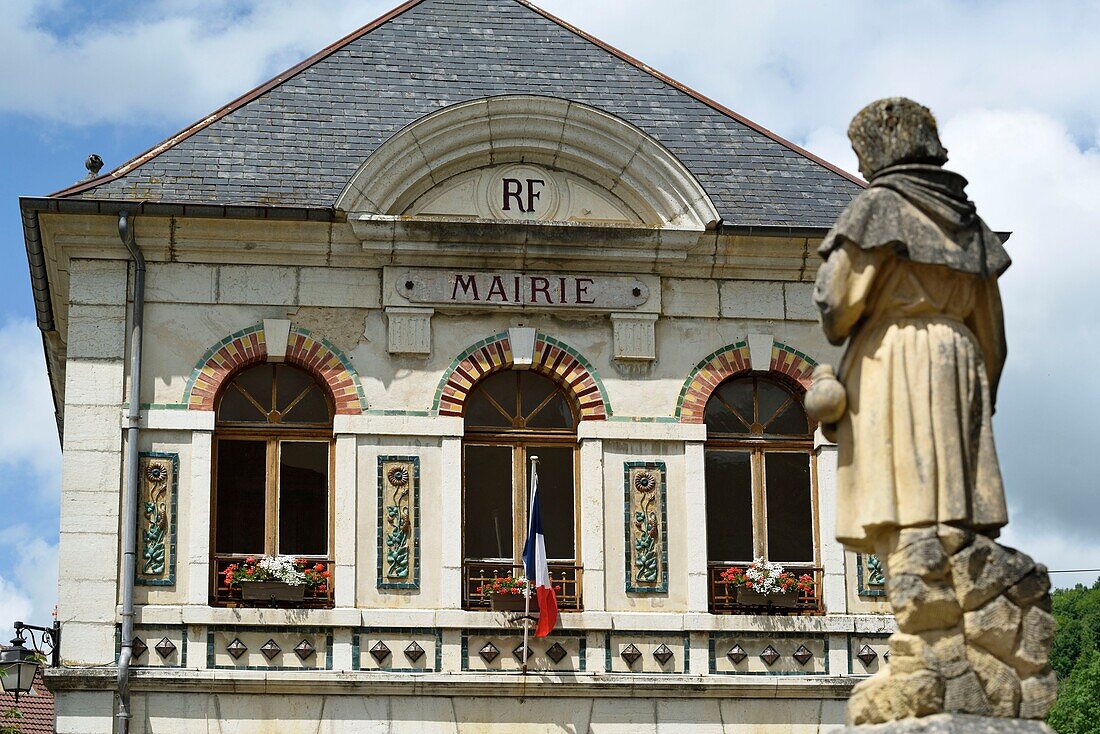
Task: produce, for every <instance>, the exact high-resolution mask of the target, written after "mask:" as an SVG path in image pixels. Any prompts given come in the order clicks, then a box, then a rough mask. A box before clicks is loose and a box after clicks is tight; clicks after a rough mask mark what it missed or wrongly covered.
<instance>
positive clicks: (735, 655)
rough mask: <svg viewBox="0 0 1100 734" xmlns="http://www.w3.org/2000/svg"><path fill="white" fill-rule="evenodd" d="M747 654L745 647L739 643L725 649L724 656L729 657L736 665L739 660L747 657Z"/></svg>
mask: <svg viewBox="0 0 1100 734" xmlns="http://www.w3.org/2000/svg"><path fill="white" fill-rule="evenodd" d="M748 656H749V654H748V653H747V652H745V648H743V647H741V646H740V645H734V646H733V647H731V648H730V649H729V650H727V651H726V657H727V658H729V659H730V662H731V663H733V664H734V665H737V664H738V663H739V662H741V661H742V660H744V659H745V658H747V657H748Z"/></svg>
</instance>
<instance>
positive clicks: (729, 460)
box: [704, 374, 817, 608]
mask: <svg viewBox="0 0 1100 734" xmlns="http://www.w3.org/2000/svg"><path fill="white" fill-rule="evenodd" d="M704 421H705V423H706V426H707V443H706V496H707V558H708V561H709V563H710V566H711V579H712V584H711V589H712V608H713V607H715V606H718V607H721V604H720V603H718V600H717V599H716V597H720V596H722V594H721V593H717V592H716V591H715V589H716V586H715V579H716V578H717V574H718V573H719V572H720V571H721V569H724V568H728V567H729V566H731V565H738V564H740V565H745V564H747V563H750V562H752V561H753V560H754V559H756V558H760V557H763V558H765V559H767V560H769V561H772V562H778V563H781V564H784V565H786V566H791V567H792V570H794V569H795V568H804V569H808V568H810V567H812V566H814V563H815V561H816V558H817V554H816V543H815V540H814V538H815V524H816V520H815V499H814V486H813V476H814V456H813V431H814V426H813V424H812V422H811V421H810V420H809V419H808V418H807V416H806V411H805V410H804V409H803V407H802V394H801V391H800V390H798V389H796V388H794V387H792V386H788V385H787V384H786V383H785V382H780V381H778V380H775V379H772V378H770V377H768V376H766V375H759V374H753V375H748V376H743V377H734V378H731V379H729V380H727V381H726V382H723V383H722V384H721V385H719V386H718V388H717V389H716V390H715V391H714V392H713V393H712V394H711V397H710V400H709V401H708V402H707V407H706V411H705V413H704Z"/></svg>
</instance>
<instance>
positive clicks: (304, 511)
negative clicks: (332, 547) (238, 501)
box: [279, 441, 329, 556]
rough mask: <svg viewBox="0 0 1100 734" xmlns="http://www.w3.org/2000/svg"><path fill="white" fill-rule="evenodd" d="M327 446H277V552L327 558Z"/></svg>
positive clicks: (302, 443)
mask: <svg viewBox="0 0 1100 734" xmlns="http://www.w3.org/2000/svg"><path fill="white" fill-rule="evenodd" d="M328 448H329V444H328V443H327V442H324V443H322V442H320V441H308V442H306V441H281V442H280V443H279V552H280V553H283V554H286V555H293V556H326V555H328V466H329V465H328Z"/></svg>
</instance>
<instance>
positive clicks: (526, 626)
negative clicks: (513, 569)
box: [523, 456, 539, 675]
mask: <svg viewBox="0 0 1100 734" xmlns="http://www.w3.org/2000/svg"><path fill="white" fill-rule="evenodd" d="M538 482H539V457H537V456H532V457H531V488H530V493H529V495H528V497H529V500H528V502H527V537H528V538H530V537H531V527H532V525H533V523H534V519H535V487H537V486H538ZM523 571H524V573H523V576H524V578H527V575H528V569H526V568H525V569H523ZM523 596H524V602H523V674H524V675H527V651H528V647H527V633H528V631H529V630H530V629H531V579H529V578H527V587H526V588H525V589H524V594H523Z"/></svg>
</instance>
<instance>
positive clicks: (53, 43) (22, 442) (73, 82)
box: [0, 0, 1100, 628]
mask: <svg viewBox="0 0 1100 734" xmlns="http://www.w3.org/2000/svg"><path fill="white" fill-rule="evenodd" d="M396 3H397V0H267V1H266V2H260V1H259V0H237V1H236V2H229V0H147V1H145V2H136V1H133V2H131V1H130V0H126V1H125V2H120V1H116V2H111V3H102V2H94V1H91V0H86V1H78V0H7V2H5V7H4V11H5V18H4V19H5V23H4V24H3V27H0V68H3V69H4V70H5V71H4V73H3V74H2V75H0V160H2V161H3V164H4V167H5V169H6V171H5V175H4V176H2V177H0V366H2V367H3V369H4V374H5V376H6V378H7V379H6V380H5V381H4V382H3V384H0V417H2V420H0V469H2V471H0V508H3V512H2V513H0V628H3V627H5V626H7V625H8V624H10V622H11V620H14V619H17V618H26V619H27V621H37V622H44V621H47V620H48V618H49V614H50V610H51V609H52V606H53V603H54V597H55V592H54V588H55V584H56V568H55V566H56V542H57V522H58V496H59V473H60V472H59V462H60V450H59V448H58V441H57V435H56V431H55V430H54V427H53V418H52V406H51V403H50V398H49V392H48V390H47V388H46V381H45V367H44V364H43V361H42V354H41V345H40V341H39V336H38V333H37V330H36V329H35V327H34V325H33V314H34V312H33V307H32V302H31V296H30V286H29V279H28V276H27V265H26V256H25V251H24V248H23V239H22V230H21V224H20V221H19V213H18V207H17V202H16V199H17V197H18V196H20V195H42V194H46V193H49V192H51V191H54V190H56V189H58V188H61V187H63V186H65V185H67V184H70V183H72V182H74V181H76V180H78V179H80V178H82V177H83V176H84V174H85V170H84V159H85V158H86V157H87V155H88V154H89V153H91V152H96V153H98V154H99V155H101V156H102V157H103V159H104V161H106V164H107V168H108V169H110V168H112V167H114V166H116V165H118V164H120V163H122V162H124V161H125V160H128V159H129V158H130V157H132V156H133V155H136V154H137V153H140V152H141V151H143V150H145V149H146V148H148V147H150V146H151V145H153V144H155V143H157V142H159V141H160V140H162V139H163V138H165V137H167V136H168V135H170V134H171V133H173V132H175V131H176V130H178V129H180V128H182V127H184V126H186V125H187V124H189V123H191V122H193V121H194V120H196V119H198V118H200V117H202V116H203V115H205V114H207V113H209V112H210V111H212V110H214V109H216V108H218V107H220V106H222V105H223V104H225V103H226V102H228V101H229V100H231V99H233V98H235V97H237V96H238V95H239V94H241V93H242V92H244V91H246V90H248V89H250V88H251V87H253V86H255V85H256V84H258V83H261V82H263V81H265V80H266V79H268V78H269V77H271V76H273V75H274V74H276V73H278V72H279V71H281V70H282V69H284V68H286V67H288V66H290V65H291V64H293V63H295V62H297V61H298V60H300V59H302V58H305V57H306V56H308V55H310V54H311V53H313V52H315V51H316V50H318V49H320V48H322V47H324V46H326V45H328V44H329V43H331V42H332V41H334V40H336V39H337V38H339V37H341V36H343V35H345V34H346V33H348V32H350V31H352V30H354V29H355V28H357V27H358V26H360V25H362V24H364V23H366V22H369V21H370V20H372V19H373V18H375V17H377V16H379V15H381V14H382V13H384V12H386V11H387V10H389V9H390V7H392V5H395V4H396ZM541 5H542V7H544V8H546V9H547V10H549V11H551V12H553V13H555V14H557V15H559V16H561V17H563V18H565V19H566V20H568V21H569V22H571V23H573V24H575V25H577V26H579V27H581V28H583V29H585V30H587V31H589V32H590V33H593V34H594V35H596V36H598V37H600V38H602V39H604V40H606V41H608V42H610V43H611V44H612V45H615V46H617V47H619V48H621V49H622V50H624V51H626V52H628V53H630V54H631V55H633V56H635V57H637V58H639V59H642V60H643V61H645V62H647V63H650V64H651V65H653V66H654V67H656V68H658V69H660V70H662V71H664V72H666V73H668V74H670V75H671V76H673V77H674V78H677V79H679V80H681V81H683V82H684V83H686V84H688V85H689V86H692V87H695V88H696V89H698V90H700V91H701V92H703V93H704V94H707V95H708V96H710V97H713V98H714V99H717V100H718V101H720V102H722V103H723V104H725V105H727V106H728V107H730V108H732V109H734V110H736V111H738V112H740V113H741V114H743V115H745V116H747V117H749V118H751V119H753V120H755V121H757V122H759V123H760V124H763V125H764V126H765V127H768V128H770V129H772V130H775V131H776V132H778V133H780V134H781V135H784V136H786V137H788V138H790V139H792V140H794V141H796V142H798V143H800V144H802V145H804V146H806V147H808V148H809V149H811V150H812V151H814V152H815V153H818V154H819V155H822V156H823V157H825V158H827V159H829V160H831V161H833V162H835V163H837V164H839V165H841V166H843V167H845V168H847V169H848V170H855V162H854V158H853V157H852V154H851V151H850V150H849V148H848V144H847V141H846V139H845V137H844V130H845V129H846V127H847V123H848V120H849V119H850V118H851V116H852V115H853V114H854V113H855V112H856V110H858V109H859V108H860V107H861V106H863V105H864V104H866V103H867V102H869V101H871V100H873V99H876V98H878V97H883V96H889V95H896V94H903V95H906V96H910V97H913V98H914V99H917V100H919V101H921V102H922V103H924V104H926V105H928V106H930V107H931V108H932V109H933V111H934V112H935V113H936V114H937V116H938V118H939V121H940V128H941V132H942V136H943V138H944V141H945V143H946V145H947V147H948V149H949V150H950V154H951V161H950V163H949V164H948V165H949V167H952V168H954V169H955V170H958V171H959V172H960V173H962V174H964V175H965V176H966V177H967V178H968V179H970V181H971V186H970V188H969V192H970V194H971V196H972V198H973V199H974V200H975V201H976V202H977V204H978V207H979V211H980V212H981V213H982V214H983V216H985V218H986V219H987V221H989V223H990V224H991V225H992V226H993V227H994V228H995V229H1008V230H1012V231H1013V232H1014V235H1013V237H1012V240H1011V241H1010V242H1009V245H1008V248H1009V251H1010V254H1011V255H1012V256H1013V259H1014V261H1015V264H1014V266H1013V268H1012V269H1011V270H1009V272H1008V273H1007V274H1006V276H1005V278H1004V279H1003V281H1002V290H1003V294H1004V301H1005V311H1006V317H1007V320H1008V338H1009V350H1010V351H1009V363H1008V367H1007V369H1006V372H1005V375H1004V378H1003V381H1002V386H1001V396H1000V402H999V405H998V413H997V416H996V418H995V428H996V432H997V440H998V448H999V451H1000V454H1001V458H1002V463H1003V466H1004V473H1005V479H1006V485H1007V492H1008V496H1009V503H1010V509H1011V512H1012V518H1013V524H1012V525H1011V526H1010V528H1009V529H1008V531H1007V532H1006V535H1005V537H1006V540H1007V542H1009V543H1011V544H1014V545H1017V546H1018V547H1020V548H1021V549H1023V550H1025V551H1026V552H1028V553H1031V554H1032V555H1034V556H1035V557H1036V558H1037V559H1039V560H1041V561H1044V562H1046V563H1048V564H1049V565H1050V566H1051V567H1052V568H1057V569H1065V568H1084V567H1088V568H1098V567H1100V532H1098V531H1097V529H1096V524H1097V517H1098V516H1100V481H1098V480H1097V479H1096V472H1095V471H1094V470H1093V469H1092V467H1091V459H1092V458H1093V456H1094V455H1095V454H1096V453H1097V449H1098V448H1100V433H1098V432H1097V429H1096V416H1097V415H1098V414H1100V391H1098V390H1097V388H1096V380H1095V379H1094V377H1093V375H1094V374H1095V372H1096V365H1097V364H1100V346H1098V345H1100V319H1097V316H1098V315H1100V308H1098V306H1097V302H1096V297H1095V295H1094V292H1095V285H1094V283H1095V279H1096V277H1097V274H1098V273H1100V248H1097V247H1096V245H1095V239H1096V235H1095V233H1094V230H1095V228H1096V226H1097V222H1100V82H1098V80H1097V75H1096V69H1098V68H1100V44H1096V43H1095V37H1094V35H1095V29H1096V28H1098V27H1100V4H1096V3H1086V2H1050V3H1034V2H1013V1H1011V0H1005V1H1001V0H997V1H994V0H965V1H958V2H948V1H947V0H939V1H937V0H929V1H928V2H923V3H920V4H909V3H904V4H903V3H881V2H877V1H876V0H850V1H848V2H837V3H827V4H826V3H817V4H807V3H803V2H793V1H792V2H770V3H755V4H747V3H730V2H727V0H683V1H682V2H680V3H677V4H676V11H675V12H674V13H672V12H669V10H668V8H669V7H670V4H669V3H668V2H667V0H601V2H599V3H593V2H591V0H544V1H543V2H542V3H541ZM1096 577H1097V574H1096V573H1091V574H1080V575H1076V576H1071V575H1058V576H1056V579H1055V580H1056V582H1057V583H1059V584H1062V585H1066V584H1069V583H1072V582H1076V581H1083V582H1091V581H1092V580H1094V579H1095V578H1096Z"/></svg>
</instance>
